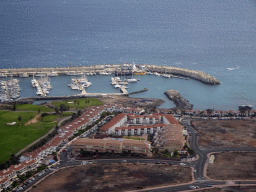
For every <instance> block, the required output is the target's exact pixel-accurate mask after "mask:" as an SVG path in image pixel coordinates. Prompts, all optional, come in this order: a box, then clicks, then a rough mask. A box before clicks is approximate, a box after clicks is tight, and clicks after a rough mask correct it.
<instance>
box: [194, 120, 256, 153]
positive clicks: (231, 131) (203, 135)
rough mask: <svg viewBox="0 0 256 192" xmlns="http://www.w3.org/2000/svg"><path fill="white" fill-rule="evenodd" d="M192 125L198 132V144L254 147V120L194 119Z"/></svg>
mask: <svg viewBox="0 0 256 192" xmlns="http://www.w3.org/2000/svg"><path fill="white" fill-rule="evenodd" d="M192 125H193V126H194V128H195V129H196V130H198V131H199V132H200V137H199V140H198V143H199V145H201V146H204V147H207V148H211V147H214V148H216V147H256V121H255V120H252V119H250V120H212V119H196V120H193V121H192Z"/></svg>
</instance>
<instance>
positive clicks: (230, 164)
mask: <svg viewBox="0 0 256 192" xmlns="http://www.w3.org/2000/svg"><path fill="white" fill-rule="evenodd" d="M207 175H208V176H209V177H210V178H211V179H217V180H232V179H238V180H256V153H233V152H226V153H217V154H215V160H214V163H213V164H209V165H208V168H207Z"/></svg>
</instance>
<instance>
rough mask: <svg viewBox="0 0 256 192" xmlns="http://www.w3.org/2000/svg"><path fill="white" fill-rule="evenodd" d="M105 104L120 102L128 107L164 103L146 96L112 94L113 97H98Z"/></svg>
mask: <svg viewBox="0 0 256 192" xmlns="http://www.w3.org/2000/svg"><path fill="white" fill-rule="evenodd" d="M98 99H99V100H100V101H101V102H103V103H105V104H113V103H120V104H122V105H124V106H128V107H147V108H152V107H158V106H160V105H161V104H162V103H164V101H163V100H161V99H147V98H132V97H127V96H113V97H101V98H98Z"/></svg>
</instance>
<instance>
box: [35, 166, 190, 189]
mask: <svg viewBox="0 0 256 192" xmlns="http://www.w3.org/2000/svg"><path fill="white" fill-rule="evenodd" d="M191 180H192V176H191V169H190V168H187V167H178V166H168V165H134V164H126V165H113V164H112V165H92V164H91V165H86V166H79V167H72V168H71V167H70V168H66V169H62V170H59V171H58V172H56V173H55V174H53V175H51V176H49V177H48V178H46V179H45V180H44V181H43V182H41V183H40V184H38V185H37V186H36V188H33V189H32V191H33V192H38V191H44V192H51V191H55V192H66V191H67V192H68V191H81V192H86V191H90V192H102V191H104V192H107V191H111V192H112V191H126V190H136V189H139V188H146V187H155V186H161V185H171V184H178V183H186V182H189V181H191Z"/></svg>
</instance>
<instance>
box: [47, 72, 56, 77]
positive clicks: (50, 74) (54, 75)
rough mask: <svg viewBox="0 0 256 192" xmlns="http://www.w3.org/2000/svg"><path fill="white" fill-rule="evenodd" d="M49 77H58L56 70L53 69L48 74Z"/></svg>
mask: <svg viewBox="0 0 256 192" xmlns="http://www.w3.org/2000/svg"><path fill="white" fill-rule="evenodd" d="M48 76H49V77H57V76H58V73H56V72H55V71H52V72H51V73H49V74H48Z"/></svg>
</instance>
